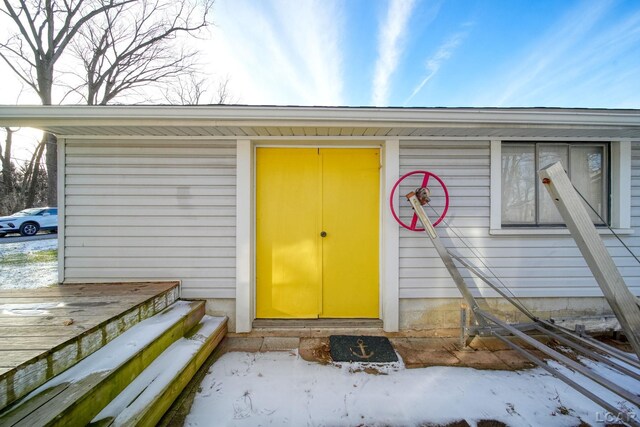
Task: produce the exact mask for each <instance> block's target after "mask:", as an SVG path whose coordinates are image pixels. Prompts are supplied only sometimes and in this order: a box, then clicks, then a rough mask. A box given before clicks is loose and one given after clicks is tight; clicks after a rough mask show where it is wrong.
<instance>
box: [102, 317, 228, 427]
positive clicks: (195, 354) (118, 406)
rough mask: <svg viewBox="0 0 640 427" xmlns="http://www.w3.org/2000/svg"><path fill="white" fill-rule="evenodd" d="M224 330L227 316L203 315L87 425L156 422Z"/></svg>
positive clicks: (223, 334) (126, 424) (133, 424)
mask: <svg viewBox="0 0 640 427" xmlns="http://www.w3.org/2000/svg"><path fill="white" fill-rule="evenodd" d="M226 332H227V318H226V317H209V316H204V318H203V319H202V321H201V322H200V323H199V324H198V325H196V327H195V328H194V329H193V330H191V331H189V333H188V334H187V335H186V336H185V337H184V338H181V339H179V340H178V341H176V342H175V343H173V344H172V345H171V346H170V347H169V348H167V349H166V350H165V351H164V353H162V354H161V355H160V356H158V358H157V359H156V360H154V361H153V363H152V364H151V365H149V367H148V368H147V369H145V370H144V372H142V373H141V374H140V375H139V376H138V377H137V378H136V379H135V380H134V381H133V382H132V383H131V384H129V386H128V387H127V388H126V389H124V390H123V391H122V393H120V394H119V395H118V397H116V398H115V399H114V400H113V401H111V403H109V405H107V407H105V408H104V409H103V410H102V411H101V412H100V413H99V414H98V415H96V417H95V418H94V419H93V420H92V422H91V424H90V425H94V426H110V425H113V426H140V425H143V426H154V425H156V424H157V423H158V421H159V420H160V419H161V418H162V416H163V415H164V413H165V412H166V411H167V410H168V409H169V407H170V406H171V404H172V403H173V401H174V400H175V399H176V397H178V395H179V394H180V393H181V392H182V390H183V389H184V388H185V387H186V385H187V384H188V383H189V381H191V379H192V378H193V376H194V375H195V374H196V372H197V371H198V369H199V368H200V366H202V364H203V363H204V361H205V360H206V359H207V357H209V355H210V354H211V352H212V351H213V350H214V349H215V348H216V347H217V345H218V343H220V341H221V340H222V338H224V336H225V334H226Z"/></svg>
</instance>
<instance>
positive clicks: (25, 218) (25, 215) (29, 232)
mask: <svg viewBox="0 0 640 427" xmlns="http://www.w3.org/2000/svg"><path fill="white" fill-rule="evenodd" d="M39 230H51V231H58V208H31V209H25V210H23V211H20V212H16V213H14V214H13V215H11V216H2V217H0V237H3V236H5V235H7V234H9V233H20V234H21V235H23V236H33V235H35V234H36V233H37V232H38V231H39Z"/></svg>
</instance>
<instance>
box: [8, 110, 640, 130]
mask: <svg viewBox="0 0 640 427" xmlns="http://www.w3.org/2000/svg"><path fill="white" fill-rule="evenodd" d="M333 124H336V125H339V126H351V127H361V126H369V127H373V126H381V127H432V126H438V125H439V126H442V125H447V126H452V125H453V127H471V126H473V127H478V126H479V127H485V126H496V125H501V126H523V125H524V126H527V125H529V126H531V125H533V126H536V127H537V126H543V127H549V126H551V127H557V126H560V127H574V126H577V127H609V126H613V127H632V128H636V127H638V128H640V110H603V109H598V110H590V109H544V108H538V109H536V108H531V109H529V108H526V109H519V108H518V109H493V108H483V109H473V108H460V109H457V108H450V109H449V108H429V109H415V108H345V107H276V106H274V107H257V106H99V107H96V106H47V107H45V106H0V126H30V127H36V128H38V127H48V126H80V127H85V126H274V125H275V126H325V127H326V126H332V125H333Z"/></svg>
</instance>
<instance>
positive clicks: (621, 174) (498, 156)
mask: <svg viewBox="0 0 640 427" xmlns="http://www.w3.org/2000/svg"><path fill="white" fill-rule="evenodd" d="M504 142H515V141H506V140H505V141H504ZM523 142H525V141H523ZM527 142H541V143H545V142H549V143H552V142H562V143H564V142H565V141H553V140H546V139H540V140H535V139H531V140H528V141H527ZM585 142H598V143H600V142H608V143H609V146H610V149H609V162H608V163H609V171H610V173H609V188H610V194H609V224H610V225H611V228H612V229H613V230H614V231H615V232H616V233H617V234H623V235H624V234H633V229H631V141H630V140H627V139H624V140H618V141H606V140H591V141H585ZM502 143H503V141H502V140H498V139H494V140H491V152H490V168H491V171H490V175H491V177H490V185H491V189H490V198H491V202H490V203H491V208H490V218H489V234H490V235H504V236H509V235H513V236H517V235H536V236H542V235H565V234H566V235H569V234H570V233H569V230H567V229H566V228H564V227H563V228H559V227H557V226H555V227H554V226H546V225H535V226H521V227H514V226H507V227H503V226H502ZM598 232H599V233H600V234H603V235H606V234H611V231H610V230H609V229H607V228H599V229H598Z"/></svg>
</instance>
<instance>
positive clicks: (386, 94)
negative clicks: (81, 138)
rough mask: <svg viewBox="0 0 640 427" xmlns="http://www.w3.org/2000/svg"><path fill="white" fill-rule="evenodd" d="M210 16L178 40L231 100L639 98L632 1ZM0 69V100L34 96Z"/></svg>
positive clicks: (289, 6) (231, 9)
mask: <svg viewBox="0 0 640 427" xmlns="http://www.w3.org/2000/svg"><path fill="white" fill-rule="evenodd" d="M194 1H197V0H194ZM213 20H214V23H215V24H214V25H213V26H212V27H211V28H210V30H209V31H208V32H207V33H206V34H202V35H201V37H200V38H199V39H194V38H192V37H186V38H184V40H183V41H184V42H185V43H190V44H193V45H194V46H196V47H198V48H199V49H200V51H201V52H202V56H201V58H200V63H201V64H202V70H203V71H204V72H206V73H207V74H208V75H209V76H210V78H211V80H212V81H213V82H216V81H221V80H225V79H228V80H229V89H230V92H231V94H232V100H233V101H236V102H238V103H242V104H267V105H274V104H275V105H349V106H369V105H375V106H408V107H412V106H418V107H438V106H445V107H465V106H469V107H484V106H487V107H514V106H515V107H537V106H542V107H592V108H640V0H216V2H215V5H214V11H213ZM0 32H1V30H0ZM63 68H64V67H63V65H62V64H61V65H60V67H59V69H63ZM0 79H1V81H2V82H3V85H2V89H3V90H2V91H0V103H3V104H14V103H16V102H18V103H22V104H24V103H34V104H37V103H38V99H37V97H35V96H34V95H33V94H32V93H30V91H29V89H26V88H22V90H21V85H20V84H19V81H18V80H17V79H16V78H15V77H14V76H13V75H12V74H11V73H10V72H9V70H8V67H7V66H6V65H4V64H0ZM14 82H15V84H14ZM215 85H216V84H215V83H213V85H212V86H215ZM58 98H61V96H60V97H58ZM138 100H139V99H134V98H125V99H119V100H118V101H119V102H121V103H131V102H135V101H138ZM66 102H67V103H69V102H73V100H71V99H67V100H66ZM160 102H161V101H160Z"/></svg>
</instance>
